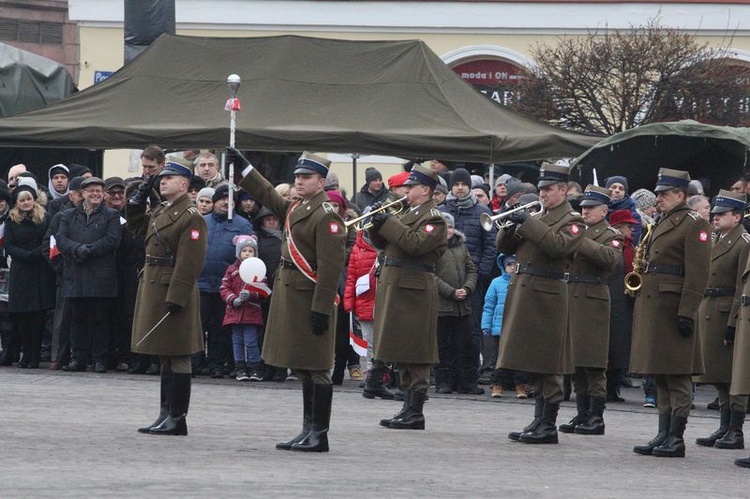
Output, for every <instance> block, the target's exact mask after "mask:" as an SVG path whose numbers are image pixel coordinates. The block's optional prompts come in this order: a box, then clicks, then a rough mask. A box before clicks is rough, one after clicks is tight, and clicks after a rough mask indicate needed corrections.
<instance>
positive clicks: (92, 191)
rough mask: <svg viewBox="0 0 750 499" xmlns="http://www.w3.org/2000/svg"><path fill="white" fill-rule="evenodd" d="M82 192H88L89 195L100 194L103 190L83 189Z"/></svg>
mask: <svg viewBox="0 0 750 499" xmlns="http://www.w3.org/2000/svg"><path fill="white" fill-rule="evenodd" d="M83 192H88V193H89V194H102V193H103V192H104V189H84V190H83Z"/></svg>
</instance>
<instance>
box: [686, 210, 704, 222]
mask: <svg viewBox="0 0 750 499" xmlns="http://www.w3.org/2000/svg"><path fill="white" fill-rule="evenodd" d="M688 215H690V216H691V217H693V220H700V218H701V215H700V213H698V212H697V211H693V210H690V211H688Z"/></svg>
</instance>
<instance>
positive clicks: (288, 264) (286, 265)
mask: <svg viewBox="0 0 750 499" xmlns="http://www.w3.org/2000/svg"><path fill="white" fill-rule="evenodd" d="M310 266H311V267H312V269H313V270H315V268H316V266H315V265H314V264H312V263H311V264H310ZM279 267H281V268H282V269H294V270H299V269H298V268H297V266H296V265H295V264H294V262H292V261H291V260H285V259H284V258H282V259H281V260H279Z"/></svg>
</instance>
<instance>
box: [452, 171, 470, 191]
mask: <svg viewBox="0 0 750 499" xmlns="http://www.w3.org/2000/svg"><path fill="white" fill-rule="evenodd" d="M456 182H463V183H464V184H466V185H467V186H469V187H471V174H470V173H469V171H468V170H467V169H466V168H456V169H455V170H453V174H451V189H453V186H454V185H456Z"/></svg>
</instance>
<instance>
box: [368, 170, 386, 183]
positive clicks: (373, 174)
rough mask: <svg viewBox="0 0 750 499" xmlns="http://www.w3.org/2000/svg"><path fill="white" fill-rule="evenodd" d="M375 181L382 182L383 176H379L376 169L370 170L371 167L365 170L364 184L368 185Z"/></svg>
mask: <svg viewBox="0 0 750 499" xmlns="http://www.w3.org/2000/svg"><path fill="white" fill-rule="evenodd" d="M376 179H380V180H383V174H381V173H380V172H379V171H378V170H377V169H375V168H372V167H371V168H368V169H367V170H365V182H367V183H368V184H369V183H370V182H372V181H373V180H376Z"/></svg>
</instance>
